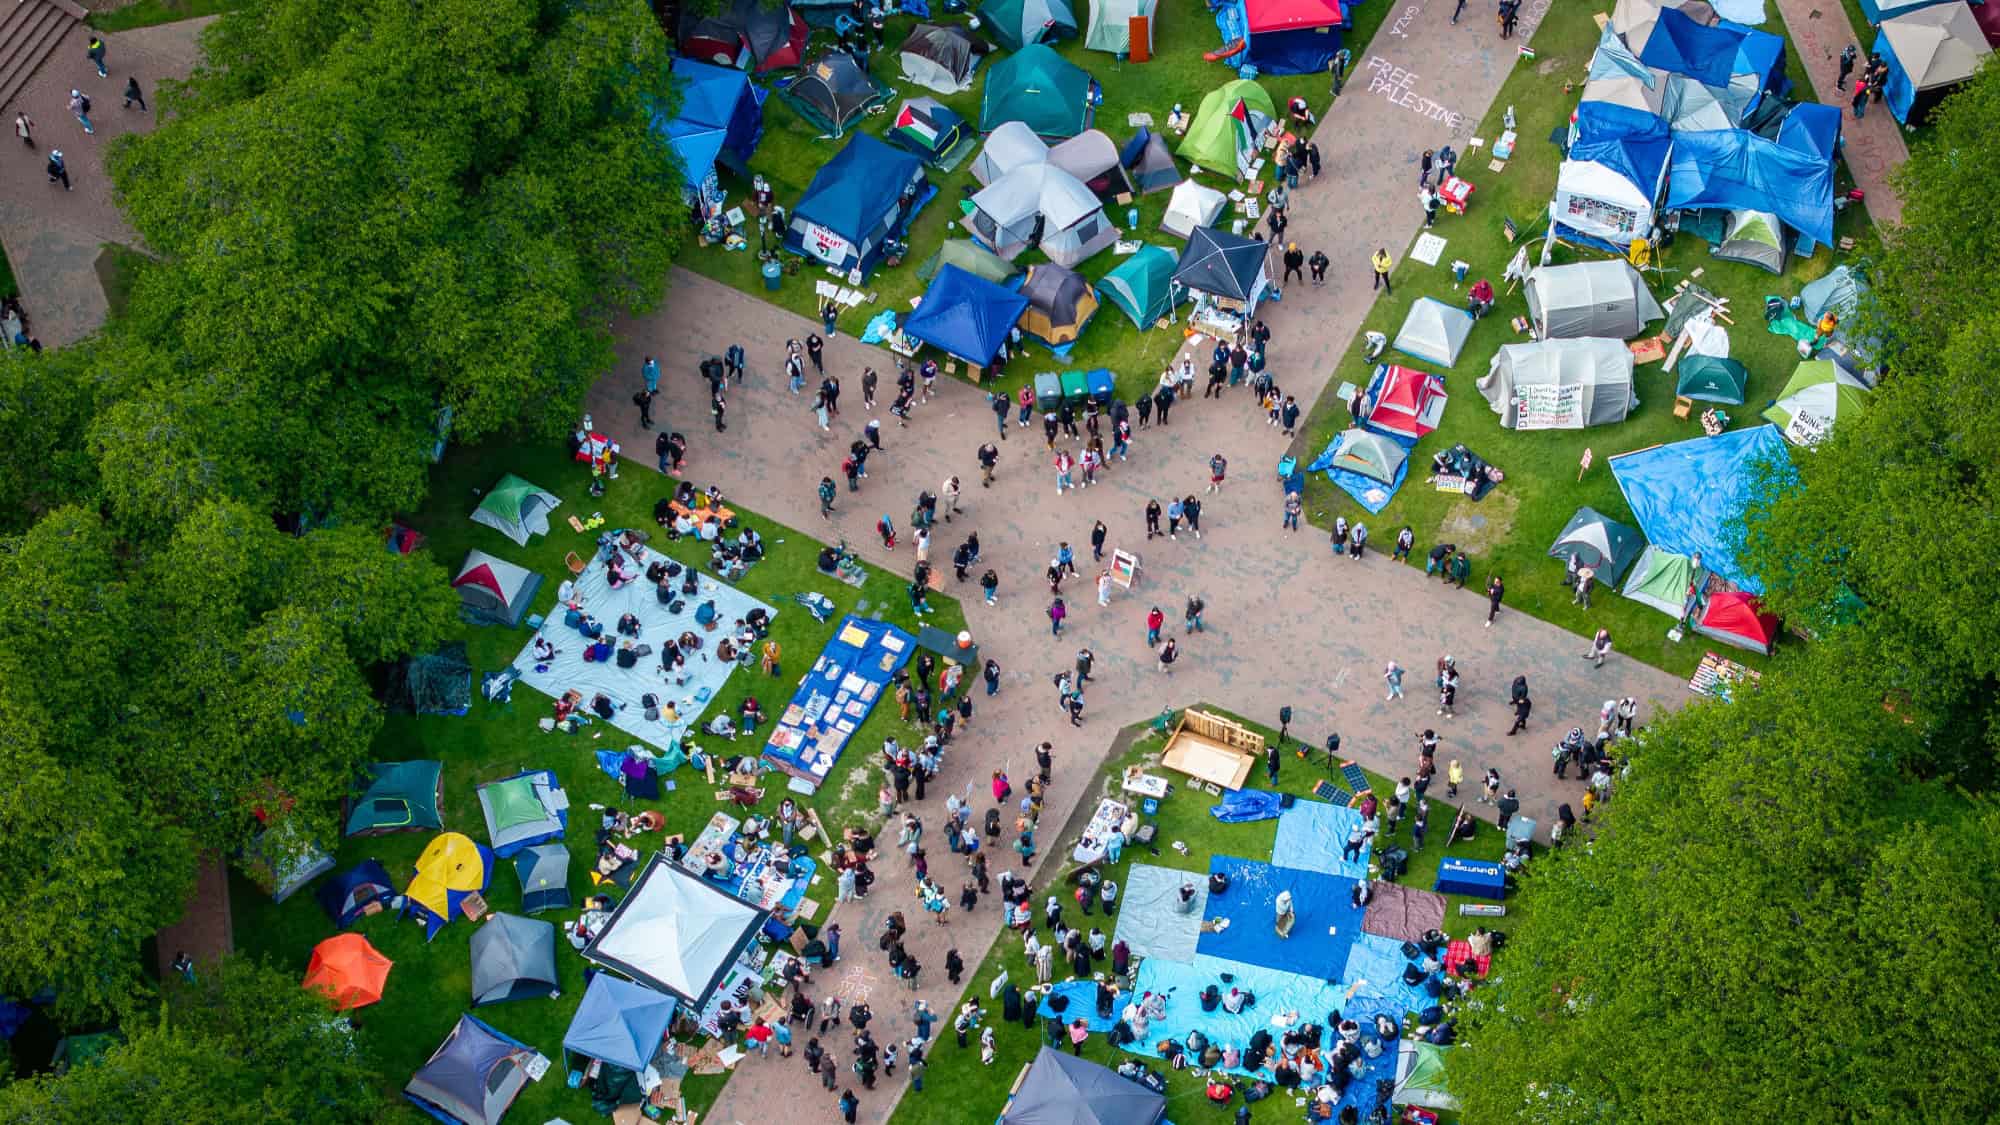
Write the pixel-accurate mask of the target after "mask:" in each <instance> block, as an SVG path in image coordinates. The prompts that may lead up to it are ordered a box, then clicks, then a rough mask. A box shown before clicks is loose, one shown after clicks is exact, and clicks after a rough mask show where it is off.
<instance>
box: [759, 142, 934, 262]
mask: <svg viewBox="0 0 2000 1125" xmlns="http://www.w3.org/2000/svg"><path fill="white" fill-rule="evenodd" d="M929 186H930V185H929V181H927V180H926V179H925V178H924V165H923V161H922V160H919V159H918V158H917V157H915V156H913V155H911V154H910V153H907V152H903V151H901V150H900V149H896V148H893V147H891V146H890V145H889V144H887V143H886V142H884V141H880V140H877V139H876V138H875V137H872V136H870V135H868V134H867V133H856V134H855V135H854V136H852V137H849V138H848V139H847V147H845V148H843V149H841V150H840V151H839V152H838V153H835V154H834V157H833V159H832V160H829V161H827V162H826V163H825V164H823V165H821V166H820V169H819V171H818V172H816V173H814V174H813V180H812V183H811V184H809V185H807V187H806V190H805V194H804V195H803V196H801V197H800V198H799V203H798V206H797V207H795V208H793V209H792V221H791V225H790V226H789V227H788V228H787V229H786V231H785V249H786V250H789V251H791V252H792V253H794V254H797V255H800V256H801V257H806V258H811V259H813V260H815V261H819V262H824V263H826V264H827V265H829V266H833V267H834V268H835V269H839V270H842V271H848V270H859V271H861V275H862V276H863V277H866V276H868V275H869V274H871V273H873V272H875V266H876V265H877V264H878V263H879V262H880V261H881V260H882V253H883V249H884V243H886V242H888V241H890V240H891V239H893V238H894V237H896V236H897V234H898V233H899V232H901V231H902V230H903V228H904V226H905V224H907V223H908V222H909V220H910V218H911V216H913V215H915V214H916V212H917V210H918V208H920V207H922V206H923V204H924V202H925V201H926V199H927V197H928V194H927V189H928V188H929Z"/></svg>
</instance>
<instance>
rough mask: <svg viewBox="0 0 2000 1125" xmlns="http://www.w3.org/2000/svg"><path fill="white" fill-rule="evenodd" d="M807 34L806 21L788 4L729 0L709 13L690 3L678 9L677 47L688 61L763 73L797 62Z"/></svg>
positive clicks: (752, 0)
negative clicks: (773, 4)
mask: <svg viewBox="0 0 2000 1125" xmlns="http://www.w3.org/2000/svg"><path fill="white" fill-rule="evenodd" d="M810 33H811V29H810V28H808V27H807V26H806V21H805V20H803V19H800V18H799V15H798V13H797V12H794V11H792V9H791V8H790V7H789V6H787V5H784V4H779V5H777V6H776V7H771V6H768V5H766V4H764V3H761V2H760V0H728V3H727V4H726V5H725V6H723V7H721V8H719V10H717V11H715V12H713V13H711V14H708V15H702V14H700V13H699V12H698V11H697V10H696V9H695V6H694V5H688V6H686V7H685V8H683V9H682V15H681V25H680V49H681V54H683V55H686V56H687V57H689V58H691V59H700V60H702V61H704V62H711V63H714V64H715V65H717V66H728V67H735V68H737V69H739V70H742V69H753V70H755V71H756V72H757V73H759V74H762V73H764V72H766V71H772V70H783V69H785V68H786V67H792V66H797V65H799V60H800V59H802V58H804V57H805V51H806V37H807V35H809V34H810Z"/></svg>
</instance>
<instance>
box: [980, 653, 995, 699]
mask: <svg viewBox="0 0 2000 1125" xmlns="http://www.w3.org/2000/svg"><path fill="white" fill-rule="evenodd" d="M980 675H981V676H982V677H983V678H984V679H985V680H986V694H987V695H989V696H994V695H999V694H1000V662H999V661H997V660H994V659H992V658H991V657H988V658H987V661H986V668H985V670H984V671H982V672H981V673H980Z"/></svg>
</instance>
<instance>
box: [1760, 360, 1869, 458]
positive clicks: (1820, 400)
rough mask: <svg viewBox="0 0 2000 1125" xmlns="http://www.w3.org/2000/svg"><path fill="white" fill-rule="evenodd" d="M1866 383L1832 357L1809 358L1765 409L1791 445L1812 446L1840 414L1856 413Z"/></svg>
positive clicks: (1864, 396)
mask: <svg viewBox="0 0 2000 1125" xmlns="http://www.w3.org/2000/svg"><path fill="white" fill-rule="evenodd" d="M1867 397H1868V384H1866V383H1864V382H1862V381H1861V380H1859V379H1856V378H1855V377H1854V376H1852V375H1849V374H1848V373H1847V372H1845V371H1842V370H1841V369H1840V368H1839V367H1838V366H1836V365H1835V364H1834V363H1833V361H1832V360H1827V359H1810V360H1807V361H1806V362H1804V363H1801V364H1799V366H1798V369H1797V370H1795V371H1793V372H1792V377H1791V379H1789V380H1787V381H1786V383H1785V389H1784V390H1782V391H1780V392H1778V401H1776V402H1774V403H1772V404H1771V407H1770V409H1768V410H1766V411H1764V420H1765V421H1767V422H1771V423H1774V424H1775V425H1776V426H1777V427H1778V430H1779V431H1780V432H1781V433H1783V434H1784V435H1785V440H1786V441H1789V442H1791V443H1792V444H1793V445H1812V444H1814V443H1816V442H1818V441H1819V439H1820V438H1822V437H1824V436H1825V435H1826V434H1827V433H1828V432H1830V431H1831V430H1832V429H1833V424H1834V422H1835V421H1837V420H1838V419H1839V418H1840V417H1841V416H1843V415H1847V414H1857V413H1859V412H1860V411H1861V408H1862V406H1863V405H1864V404H1865V403H1866V401H1867Z"/></svg>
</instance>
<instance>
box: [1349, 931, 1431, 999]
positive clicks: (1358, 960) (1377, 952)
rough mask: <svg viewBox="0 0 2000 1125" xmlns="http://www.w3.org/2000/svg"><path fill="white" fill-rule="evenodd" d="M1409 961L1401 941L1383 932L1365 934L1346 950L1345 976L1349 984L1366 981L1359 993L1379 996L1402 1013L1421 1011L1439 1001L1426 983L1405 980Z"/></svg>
mask: <svg viewBox="0 0 2000 1125" xmlns="http://www.w3.org/2000/svg"><path fill="white" fill-rule="evenodd" d="M1409 965H1410V959H1409V958H1408V957H1405V956H1403V943H1402V942H1400V941H1397V940H1396V939H1395V938H1386V937H1383V936H1382V935H1380V934H1362V935H1361V936H1360V937H1358V938H1356V939H1355V940H1354V948H1352V949H1350V950H1348V952H1347V972H1346V974H1345V975H1344V976H1343V977H1342V980H1344V981H1345V982H1346V983H1347V984H1350V985H1351V984H1353V983H1355V982H1356V981H1366V982H1367V983H1365V984H1363V985H1362V986H1361V990H1360V993H1359V994H1360V995H1366V996H1374V997H1378V998H1379V999H1380V1000H1381V1001H1382V1002H1383V1003H1384V1004H1386V1005H1387V1006H1388V1007H1390V1008H1392V1009H1394V1010H1395V1012H1396V1013H1397V1015H1399V1016H1400V1015H1401V1014H1402V1013H1404V1012H1421V1011H1423V1010H1424V1009H1425V1008H1428V1007H1430V1006H1431V1005H1433V1004H1435V1003H1437V1001H1436V1000H1434V999H1432V998H1431V996H1430V994H1429V993H1428V992H1425V991H1424V986H1423V985H1421V984H1404V983H1403V970H1404V969H1406V968H1408V967H1409Z"/></svg>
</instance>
